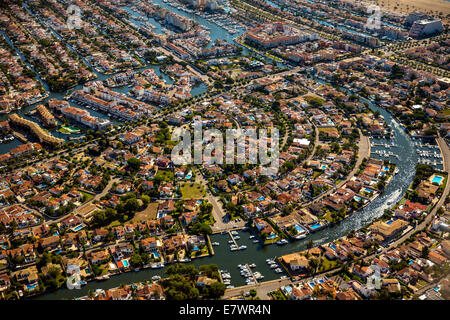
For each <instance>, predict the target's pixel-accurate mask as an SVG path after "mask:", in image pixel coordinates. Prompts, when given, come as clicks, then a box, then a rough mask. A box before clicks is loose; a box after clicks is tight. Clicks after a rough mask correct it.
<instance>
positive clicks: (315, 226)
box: [310, 223, 321, 230]
mask: <svg viewBox="0 0 450 320" xmlns="http://www.w3.org/2000/svg"><path fill="white" fill-rule="evenodd" d="M320 227H321V225H320V223H316V224H313V225H312V226H310V228H311V229H313V230H314V229H317V228H320Z"/></svg>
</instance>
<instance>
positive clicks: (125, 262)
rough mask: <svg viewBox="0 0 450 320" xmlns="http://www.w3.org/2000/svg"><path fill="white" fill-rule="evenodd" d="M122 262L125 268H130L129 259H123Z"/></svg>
mask: <svg viewBox="0 0 450 320" xmlns="http://www.w3.org/2000/svg"><path fill="white" fill-rule="evenodd" d="M122 263H123V266H124V267H125V268H128V267H129V266H130V263H129V262H128V260H122Z"/></svg>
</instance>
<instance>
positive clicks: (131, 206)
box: [124, 198, 139, 213]
mask: <svg viewBox="0 0 450 320" xmlns="http://www.w3.org/2000/svg"><path fill="white" fill-rule="evenodd" d="M137 209H139V202H138V201H137V199H136V198H131V199H128V200H127V201H125V205H124V210H125V212H127V213H134V212H136V211H137Z"/></svg>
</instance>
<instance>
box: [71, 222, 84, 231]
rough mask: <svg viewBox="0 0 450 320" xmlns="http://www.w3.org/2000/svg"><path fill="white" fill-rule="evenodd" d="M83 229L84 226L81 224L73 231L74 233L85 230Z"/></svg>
mask: <svg viewBox="0 0 450 320" xmlns="http://www.w3.org/2000/svg"><path fill="white" fill-rule="evenodd" d="M83 228H84V226H83V225H82V224H80V225H78V226H76V227H75V228H74V229H73V231H78V230H81V229H83Z"/></svg>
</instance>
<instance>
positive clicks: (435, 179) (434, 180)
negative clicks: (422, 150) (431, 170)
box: [433, 176, 443, 184]
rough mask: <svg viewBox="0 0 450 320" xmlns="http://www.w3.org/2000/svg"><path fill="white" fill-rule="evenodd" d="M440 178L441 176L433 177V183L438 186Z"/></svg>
mask: <svg viewBox="0 0 450 320" xmlns="http://www.w3.org/2000/svg"><path fill="white" fill-rule="evenodd" d="M442 179H443V178H442V177H441V176H435V177H434V178H433V182H436V183H438V184H441V181H442Z"/></svg>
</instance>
